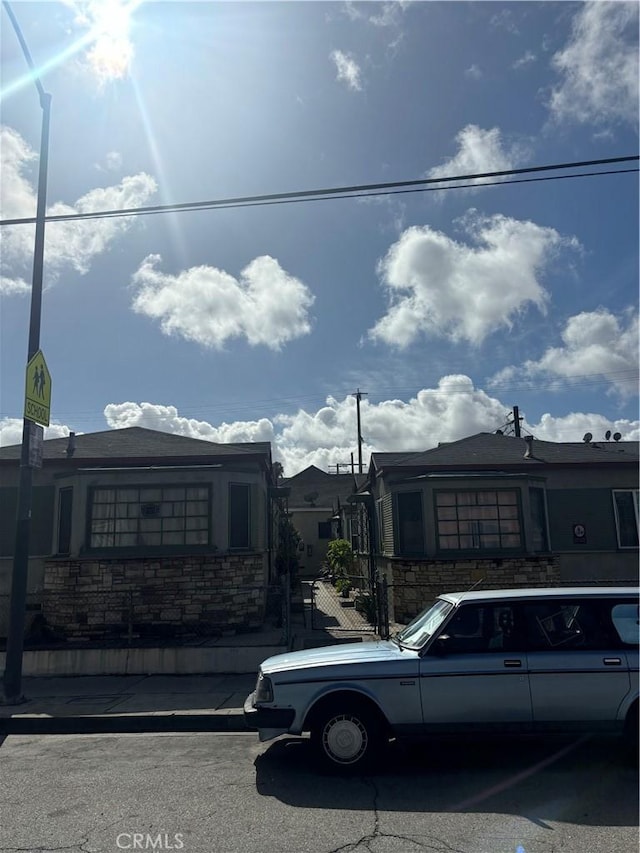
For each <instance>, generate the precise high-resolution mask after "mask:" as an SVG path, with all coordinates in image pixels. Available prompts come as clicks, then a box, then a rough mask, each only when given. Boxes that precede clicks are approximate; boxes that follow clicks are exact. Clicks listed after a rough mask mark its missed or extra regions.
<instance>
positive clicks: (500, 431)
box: [496, 429, 504, 435]
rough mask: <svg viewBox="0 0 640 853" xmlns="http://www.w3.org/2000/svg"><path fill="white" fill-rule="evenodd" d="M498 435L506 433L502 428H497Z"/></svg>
mask: <svg viewBox="0 0 640 853" xmlns="http://www.w3.org/2000/svg"><path fill="white" fill-rule="evenodd" d="M496 435H504V433H503V432H502V430H501V429H497V430H496Z"/></svg>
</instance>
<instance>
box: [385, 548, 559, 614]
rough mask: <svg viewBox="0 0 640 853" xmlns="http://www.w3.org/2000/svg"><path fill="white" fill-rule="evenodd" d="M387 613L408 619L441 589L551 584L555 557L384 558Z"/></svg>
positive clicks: (555, 575)
mask: <svg viewBox="0 0 640 853" xmlns="http://www.w3.org/2000/svg"><path fill="white" fill-rule="evenodd" d="M385 564H386V566H387V567H388V568H390V570H391V571H390V572H387V573H386V574H387V582H388V584H389V599H390V601H389V604H390V605H393V607H391V606H390V608H389V610H390V614H389V615H390V617H391V618H392V619H393V620H394V621H396V622H408V621H410V620H411V619H413V617H414V616H417V614H418V613H419V612H420V611H421V610H423V609H424V608H425V607H426V606H427V605H429V604H431V603H432V602H433V601H434V600H435V599H436V598H437V597H438V596H439V595H440V594H441V593H443V592H459V591H460V590H465V589H469V588H470V587H471V586H473V584H475V583H477V584H478V588H479V589H502V588H511V587H527V586H531V587H544V586H553V585H555V584H557V583H558V581H559V580H560V570H559V568H558V559H557V557H552V556H539V557H534V556H526V557H507V558H505V557H502V558H499V559H494V560H487V559H483V560H482V559H475V560H473V559H472V560H450V561H449V560H423V561H419V562H418V561H411V560H393V561H385ZM392 614H393V615H392Z"/></svg>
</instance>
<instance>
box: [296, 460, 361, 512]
mask: <svg viewBox="0 0 640 853" xmlns="http://www.w3.org/2000/svg"><path fill="white" fill-rule="evenodd" d="M356 476H358V475H356ZM280 482H281V483H282V485H283V486H288V487H289V488H290V489H291V494H290V495H289V508H290V509H292V508H295V507H310V506H311V505H312V504H311V502H310V501H305V499H304V497H305V495H310V494H313V493H314V492H317V497H315V498H314V500H313V503H314V504H315V506H318V507H320V506H324V507H333V508H336V506H337V502H338V499H339V500H340V503H344V502H345V501H346V499H347V496H348V495H350V494H352V493H353V492H354V491H355V482H356V481H355V480H354V475H353V474H327V473H326V471H321V470H320V469H319V468H316V467H315V465H310V466H309V467H308V468H305V469H304V471H300V473H299V474H296V475H295V477H286V478H285V479H283V480H281V481H280Z"/></svg>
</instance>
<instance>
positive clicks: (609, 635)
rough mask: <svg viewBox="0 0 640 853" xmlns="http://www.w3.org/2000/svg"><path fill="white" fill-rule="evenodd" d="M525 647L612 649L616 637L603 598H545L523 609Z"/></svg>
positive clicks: (541, 649)
mask: <svg viewBox="0 0 640 853" xmlns="http://www.w3.org/2000/svg"><path fill="white" fill-rule="evenodd" d="M525 612H526V621H527V634H528V640H529V647H530V648H531V649H532V650H535V651H547V652H548V651H561V652H562V651H565V650H567V649H584V650H592V651H599V650H606V649H615V648H616V647H618V646H619V645H620V640H619V638H618V636H617V634H616V632H615V631H614V627H613V622H612V619H611V604H610V603H608V602H606V601H548V602H540V603H539V604H530V605H527V606H526V608H525Z"/></svg>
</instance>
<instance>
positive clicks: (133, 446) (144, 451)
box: [0, 427, 271, 463]
mask: <svg viewBox="0 0 640 853" xmlns="http://www.w3.org/2000/svg"><path fill="white" fill-rule="evenodd" d="M68 446H69V438H68V437H65V438H52V439H47V440H46V441H44V442H43V459H45V460H52V461H54V460H60V461H62V460H67V459H70V460H82V461H86V460H92V461H93V462H105V461H108V462H110V463H113V462H117V461H119V460H120V461H129V462H131V461H132V460H164V459H175V458H179V459H181V460H184V459H189V458H191V459H194V458H195V459H202V458H204V457H207V458H209V459H211V458H220V457H230V456H235V457H237V456H250V455H256V454H257V455H265V456H266V457H267V459H268V460H270V458H271V445H270V444H269V442H256V443H255V444H250V443H246V442H243V443H241V444H216V443H215V442H213V441H206V440H204V439H199V438H187V437H186V436H183V435H175V434H173V433H169V432H161V431H160V430H154V429H145V428H143V427H126V428H125V429H110V430H105V431H104V432H89V433H83V434H81V435H76V436H75V450H74V453H73V456H71V457H68V456H67V448H68ZM20 453H21V445H19V444H14V445H9V446H8V447H2V448H0V461H15V460H17V459H20Z"/></svg>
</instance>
